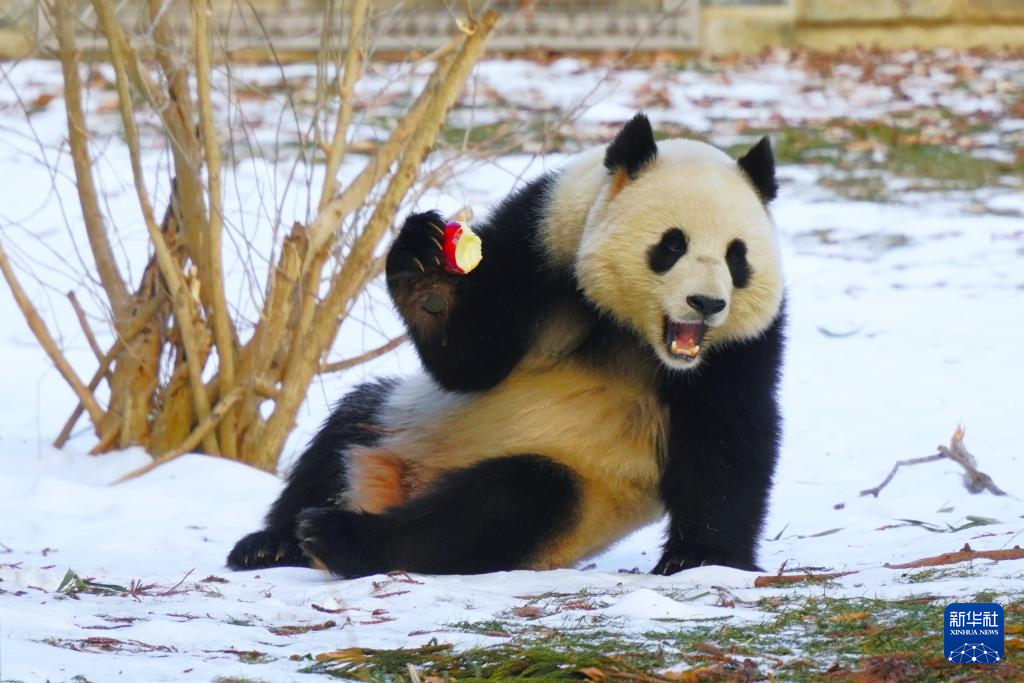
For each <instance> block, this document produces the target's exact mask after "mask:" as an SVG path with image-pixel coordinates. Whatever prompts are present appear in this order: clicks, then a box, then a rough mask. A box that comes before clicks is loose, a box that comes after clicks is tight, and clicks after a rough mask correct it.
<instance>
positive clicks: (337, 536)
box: [297, 455, 581, 577]
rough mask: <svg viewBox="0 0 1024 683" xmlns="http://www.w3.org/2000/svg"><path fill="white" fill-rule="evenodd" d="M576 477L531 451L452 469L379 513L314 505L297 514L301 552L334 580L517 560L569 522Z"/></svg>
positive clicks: (472, 568) (459, 570)
mask: <svg viewBox="0 0 1024 683" xmlns="http://www.w3.org/2000/svg"><path fill="white" fill-rule="evenodd" d="M580 496H581V486H580V482H579V479H578V477H577V476H576V475H575V474H574V473H573V472H572V471H571V470H569V469H568V468H566V467H565V466H563V465H561V464H559V463H556V462H555V461H553V460H551V459H549V458H546V457H544V456H540V455H510V456H504V457H500V458H494V459H489V460H484V461H482V462H479V463H477V464H475V465H472V466H470V467H466V468H463V469H460V470H455V471H453V472H451V473H449V474H447V475H445V476H444V478H443V479H442V480H440V481H438V482H437V483H436V484H435V485H434V486H433V488H431V489H430V490H429V491H427V492H426V493H424V494H422V495H420V496H417V497H415V498H413V499H411V500H409V501H408V502H407V503H405V504H403V505H400V506H398V507H395V508H391V509H390V510H387V511H385V512H383V513H381V514H367V513H357V512H349V511H345V510H339V509H337V508H315V509H311V510H306V511H304V512H303V513H302V514H301V515H300V516H299V525H298V531H297V535H298V536H299V538H300V540H301V546H302V549H303V550H305V551H306V553H307V554H308V555H309V556H310V557H311V558H314V564H317V565H322V566H324V567H326V568H327V569H329V570H330V571H331V572H332V573H334V574H337V575H338V576H343V577H356V576H365V575H368V574H376V573H382V572H388V571H396V570H402V571H410V572H420V573H426V574H476V573H482V572H490V571H499V570H508V569H515V568H521V567H525V566H527V563H528V562H529V561H530V559H531V557H532V556H533V555H535V554H536V553H537V551H538V550H540V549H541V547H542V545H543V544H544V543H545V542H547V541H549V540H551V539H552V538H553V537H555V536H556V535H557V534H559V533H560V532H562V531H564V530H567V529H568V528H569V527H570V526H571V525H572V523H573V521H574V519H575V516H576V513H577V509H578V505H579V501H580Z"/></svg>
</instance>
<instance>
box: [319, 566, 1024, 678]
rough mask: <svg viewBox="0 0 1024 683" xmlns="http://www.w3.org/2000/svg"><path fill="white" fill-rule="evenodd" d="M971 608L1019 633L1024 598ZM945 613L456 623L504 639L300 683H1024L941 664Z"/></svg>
mask: <svg viewBox="0 0 1024 683" xmlns="http://www.w3.org/2000/svg"><path fill="white" fill-rule="evenodd" d="M922 580H923V579H922ZM976 599H977V600H979V601H981V600H985V601H991V600H993V599H994V600H995V601H996V602H999V603H1000V604H1002V605H1003V606H1004V608H1005V610H1006V614H1007V620H1008V625H1013V624H1016V625H1017V627H1018V628H1019V625H1020V623H1021V622H1024V595H1020V596H1015V597H1013V598H1011V599H1009V600H1007V599H1006V598H1005V596H996V595H978V596H977V597H976ZM949 601H950V599H947V598H944V597H936V596H928V595H926V596H921V597H917V598H909V599H904V600H895V601H887V600H876V599H867V598H829V597H801V596H794V595H789V596H787V595H775V596H772V597H766V598H764V599H762V600H760V601H758V602H756V603H753V604H750V605H748V606H749V607H752V608H756V609H758V610H760V611H761V612H763V613H766V614H768V615H769V618H768V619H766V620H765V621H763V622H762V623H754V624H737V623H734V622H731V623H727V624H722V623H709V622H706V621H705V622H689V623H685V624H680V623H677V622H672V623H665V624H664V626H665V627H664V628H662V629H658V630H652V631H648V632H646V633H629V632H624V631H623V630H621V629H622V627H623V626H625V624H624V623H623V622H622V621H620V620H618V621H616V622H615V626H616V628H612V627H611V626H612V625H611V623H610V622H609V621H603V620H598V621H596V622H594V623H593V625H590V626H588V622H587V619H574V618H571V615H569V614H566V617H567V618H566V621H565V623H564V625H563V626H560V627H552V626H550V625H540V624H531V623H530V622H529V621H525V622H524V621H522V620H515V619H509V620H492V621H486V622H480V623H459V624H451V625H449V626H448V627H447V629H446V630H457V631H462V632H469V633H480V634H491V635H496V634H500V635H502V636H505V637H506V638H507V639H506V640H504V641H503V642H499V643H496V644H495V645H492V646H488V647H478V648H472V649H467V650H456V649H455V648H454V647H453V646H452V645H451V644H450V643H445V642H443V640H432V641H431V642H430V643H429V644H427V645H425V646H423V647H418V648H400V649H393V650H381V649H369V648H350V649H346V650H339V651H336V652H329V653H322V654H319V655H317V656H315V657H311V658H309V659H306V660H305V661H310V659H311V660H312V662H311V663H309V664H307V665H306V666H305V668H303V669H302V671H303V672H306V673H318V674H327V675H331V676H336V677H338V678H347V679H356V680H363V681H381V682H385V681H389V682H390V681H407V680H410V678H411V677H412V674H410V671H414V672H415V676H416V677H418V678H419V679H420V680H427V679H428V677H436V678H432V679H431V680H442V681H447V680H459V681H463V680H464V681H496V680H518V679H530V680H535V681H563V680H609V681H612V680H674V681H678V680H689V681H732V680H751V681H753V680H767V679H769V678H774V679H775V680H786V681H821V680H830V681H855V680H886V681H894V682H895V681H921V682H923V683H930V682H935V683H939V682H944V681H948V680H952V679H953V678H956V677H958V676H961V677H962V676H967V678H964V680H991V681H1016V680H1024V668H1022V667H1021V661H1020V658H1019V656H1018V655H1015V654H1013V652H1014V645H1013V643H1010V642H1008V647H1007V652H1008V657H1007V659H1006V660H1004V661H1003V662H1001V663H1000V664H998V665H984V666H985V668H984V669H981V668H976V667H969V666H966V665H962V664H950V663H949V662H947V661H946V660H945V659H944V658H943V642H942V633H943V629H942V626H943V612H944V609H945V606H946V604H947V603H948V602H949ZM572 616H574V615H572ZM1011 633H1012V630H1011ZM1008 640H1010V637H1009V636H1008Z"/></svg>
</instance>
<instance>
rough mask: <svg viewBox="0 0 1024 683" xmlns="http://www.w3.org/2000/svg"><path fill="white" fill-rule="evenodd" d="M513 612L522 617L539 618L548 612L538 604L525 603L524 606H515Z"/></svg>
mask: <svg viewBox="0 0 1024 683" xmlns="http://www.w3.org/2000/svg"><path fill="white" fill-rule="evenodd" d="M512 614H514V615H515V616H517V617H520V618H522V619H537V618H539V617H543V616H544V615H545V614H547V612H545V611H544V608H543V607H538V606H537V605H523V606H522V607H516V608H514V609H513V610H512Z"/></svg>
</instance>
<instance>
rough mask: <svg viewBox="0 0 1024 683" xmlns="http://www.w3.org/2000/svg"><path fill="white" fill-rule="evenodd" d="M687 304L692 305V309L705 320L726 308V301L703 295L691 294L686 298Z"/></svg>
mask: <svg viewBox="0 0 1024 683" xmlns="http://www.w3.org/2000/svg"><path fill="white" fill-rule="evenodd" d="M686 303H688V304H690V308H692V309H693V310H695V311H697V312H698V313H700V314H701V315H703V316H704V317H705V318H706V317H709V316H712V315H714V314H715V313H718V312H719V311H721V310H722V309H723V308H725V301H724V300H722V299H716V298H714V297H711V296H703V295H701V294H691V295H690V296H688V297H686Z"/></svg>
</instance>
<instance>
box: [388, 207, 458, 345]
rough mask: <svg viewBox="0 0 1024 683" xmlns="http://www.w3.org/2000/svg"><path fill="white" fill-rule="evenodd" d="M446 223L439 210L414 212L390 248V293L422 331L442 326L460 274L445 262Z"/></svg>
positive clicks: (409, 323)
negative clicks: (444, 264) (449, 267)
mask: <svg viewBox="0 0 1024 683" xmlns="http://www.w3.org/2000/svg"><path fill="white" fill-rule="evenodd" d="M444 226H445V221H444V218H442V217H441V214H439V213H437V212H436V211H427V212H425V213H417V214H413V215H411V216H409V217H408V218H407V219H405V225H403V226H402V230H401V232H399V233H398V237H397V238H396V239H395V243H394V244H393V245H391V250H390V251H389V252H388V257H387V264H386V267H385V275H386V279H387V283H388V289H389V290H390V292H391V297H392V298H393V299H394V301H395V304H396V305H397V306H398V309H399V310H400V311H401V313H402V316H403V317H404V318H405V320H406V323H407V324H408V325H409V326H410V327H411V328H412V329H413V331H415V332H419V333H420V334H421V335H428V334H431V333H433V332H436V331H437V330H438V329H439V328H441V327H443V325H444V323H445V321H446V320H447V317H448V314H449V312H450V311H451V308H452V305H453V297H454V290H455V285H456V283H457V281H458V276H456V275H452V274H451V273H449V272H447V271H446V270H445V269H444V266H443V265H442V264H443V255H442V245H443V243H444Z"/></svg>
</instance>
